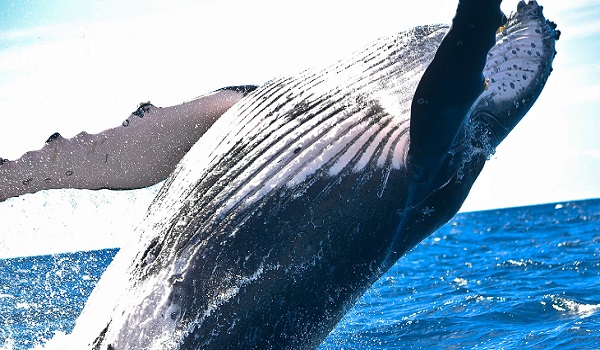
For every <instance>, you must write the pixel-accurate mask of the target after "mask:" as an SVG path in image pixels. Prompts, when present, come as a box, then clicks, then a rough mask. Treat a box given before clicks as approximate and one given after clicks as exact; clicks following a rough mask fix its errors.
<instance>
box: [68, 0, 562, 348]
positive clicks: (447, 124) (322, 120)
mask: <svg viewBox="0 0 600 350" xmlns="http://www.w3.org/2000/svg"><path fill="white" fill-rule="evenodd" d="M467 3H468V1H464V4H463V2H461V4H460V5H459V11H458V13H457V18H455V22H454V23H453V27H452V29H451V30H450V32H448V30H449V28H448V26H445V25H430V26H421V27H418V28H415V29H412V30H410V31H407V32H404V33H400V34H398V35H395V36H391V37H388V38H384V39H381V40H379V41H377V42H375V43H373V44H372V45H370V46H368V47H367V48H366V49H364V50H363V51H359V52H357V53H356V54H355V55H353V56H352V57H350V58H348V59H346V60H342V61H339V62H338V63H336V64H334V65H332V66H329V67H326V68H324V69H311V70H306V71H304V72H302V73H300V74H298V75H295V76H292V77H286V78H280V79H276V80H273V81H271V82H269V83H267V84H265V85H264V86H262V87H260V88H258V89H256V90H254V91H253V92H252V93H250V94H249V95H248V96H246V97H245V98H243V99H242V100H241V101H240V102H238V103H237V104H235V105H234V106H233V107H232V108H231V109H230V110H228V111H227V112H226V113H225V114H224V115H223V116H222V117H221V118H220V119H219V120H217V121H216V123H215V124H214V125H213V126H212V127H211V128H210V129H209V130H208V132H207V133H206V134H205V135H204V136H203V137H202V138H201V139H200V140H199V141H198V142H197V143H196V144H195V145H194V147H193V148H192V149H191V150H190V151H189V152H188V154H187V155H186V156H185V157H184V158H183V160H182V161H181V163H179V165H178V166H177V168H176V169H175V171H174V172H173V174H171V176H170V177H169V178H168V179H167V181H166V183H165V184H164V186H163V188H162V189H161V191H160V192H159V194H158V195H157V197H156V199H155V200H154V202H153V203H152V205H151V206H150V208H149V210H148V215H147V218H146V219H145V220H144V222H143V223H142V224H141V225H140V227H139V228H138V230H137V233H138V234H139V235H140V239H139V243H138V244H136V245H133V246H131V247H125V248H123V249H122V251H121V252H119V254H118V256H117V257H116V258H115V261H114V262H113V265H111V266H110V267H109V269H108V270H107V272H106V273H105V275H104V276H103V277H102V279H101V281H100V282H99V284H98V286H97V288H96V289H95V290H94V292H93V293H92V295H91V297H90V299H89V301H88V304H87V305H86V307H85V309H84V311H83V313H82V315H81V317H80V319H79V320H78V321H77V326H76V328H75V329H74V332H73V335H72V336H71V337H72V338H71V340H72V341H73V342H74V343H77V342H79V343H77V344H79V346H80V348H84V347H88V348H92V349H103V350H104V349H118V350H120V349H312V348H315V347H317V346H318V345H319V344H320V343H321V342H322V340H323V339H324V338H325V337H326V336H327V334H328V333H329V332H330V331H331V330H332V329H333V328H334V327H335V325H336V324H337V322H338V321H339V320H340V319H341V318H342V317H343V315H344V314H345V313H346V312H347V311H348V310H349V309H350V308H351V307H352V306H353V305H354V303H355V302H356V301H357V300H358V298H360V296H361V295H362V294H363V293H364V292H365V291H366V290H367V289H368V288H369V287H370V286H371V285H372V284H373V283H374V282H375V281H376V280H377V279H378V278H379V277H380V276H381V275H382V274H383V273H384V272H386V271H387V270H388V269H389V268H390V267H391V266H392V265H393V264H394V263H395V262H396V261H397V259H399V258H400V257H401V256H402V255H404V254H405V253H406V252H407V251H409V250H410V249H411V248H412V247H414V246H415V245H416V244H417V243H419V242H420V241H421V240H422V239H424V238H425V237H427V236H428V235H430V234H431V233H432V232H434V231H435V230H436V229H437V228H439V227H440V226H442V225H443V224H444V223H446V222H447V221H448V220H449V219H450V218H452V216H453V215H454V214H455V213H456V212H457V211H458V210H459V208H460V206H461V204H462V203H463V201H464V199H465V198H466V196H467V194H468V192H469V190H470V188H471V186H472V184H473V182H474V181H475V179H476V178H477V175H478V174H479V172H480V171H481V169H482V167H483V165H484V163H485V161H486V159H487V158H488V157H489V155H490V154H491V153H493V151H494V148H495V147H496V146H497V144H498V143H499V142H500V141H501V140H502V139H503V138H504V137H505V136H506V135H507V134H508V132H510V130H511V129H512V127H514V126H515V125H516V123H518V121H519V120H520V119H521V118H522V117H523V116H524V115H525V113H526V112H527V110H528V109H529V108H530V107H531V105H532V104H533V102H534V101H535V99H536V98H537V96H538V95H539V94H540V93H541V90H542V88H543V86H544V84H545V82H546V79H547V78H548V76H549V74H550V71H551V63H552V59H553V57H554V54H555V51H554V42H555V40H556V39H557V38H558V35H557V33H558V32H557V31H556V30H555V26H554V25H553V24H552V23H551V22H547V21H546V20H545V18H544V17H543V15H542V13H541V8H540V7H539V6H538V5H537V3H535V2H530V3H528V4H525V3H523V2H521V3H520V4H519V8H518V11H517V12H516V13H515V14H514V15H513V16H511V17H510V18H509V19H508V22H507V23H506V25H505V26H504V27H502V28H501V29H500V30H499V31H498V33H497V34H495V32H496V28H497V27H499V26H500V25H501V24H502V18H501V17H499V15H498V13H497V12H495V11H496V10H494V11H491V10H490V11H489V16H488V18H486V17H485V16H483V17H484V18H483V19H482V21H484V20H485V21H487V20H490V18H492V19H494V20H497V22H498V23H495V22H493V21H492V23H491V24H489V26H490V27H491V26H494V27H493V28H485V31H486V33H488V34H486V35H488V37H489V36H490V35H491V38H492V42H491V44H490V46H493V47H492V48H491V49H490V48H489V47H487V48H485V47H483V48H482V53H483V54H475V55H474V56H476V57H473V60H479V61H481V62H482V63H481V64H482V65H484V66H483V67H482V68H481V69H479V73H477V72H475V73H477V74H474V76H475V77H476V78H474V79H471V78H469V79H467V80H468V81H466V83H468V84H467V85H468V86H471V85H472V86H474V87H476V88H477V89H480V90H477V89H475V90H477V91H476V93H474V94H471V95H473V96H474V97H473V98H471V97H469V98H470V99H471V100H469V99H467V98H465V101H468V102H465V104H464V106H462V107H460V108H463V109H465V108H466V110H465V111H464V112H460V113H458V112H457V113H454V114H452V113H449V112H448V110H451V109H452V108H451V107H452V106H453V104H452V101H450V103H451V105H450V106H449V105H443V106H441V105H439V106H438V105H436V104H435V102H436V101H435V93H434V94H433V95H431V94H430V95H427V91H428V89H429V88H430V87H433V88H432V91H434V92H435V91H438V92H439V90H435V86H436V84H438V83H441V84H442V86H445V85H444V84H446V85H448V86H453V85H456V82H455V81H452V80H447V79H446V78H448V77H449V78H448V79H454V77H455V76H457V77H460V76H462V74H461V73H462V72H460V70H459V68H452V67H450V68H449V69H450V71H448V70H446V71H444V72H442V73H436V74H435V75H432V76H427V73H425V75H424V72H425V70H426V69H427V68H428V67H434V68H435V67H436V64H440V62H443V61H444V59H445V58H447V57H448V56H447V55H451V54H453V53H447V52H442V53H440V52H441V51H440V49H439V48H440V45H442V46H441V47H444V45H448V43H446V44H444V40H448V38H453V37H452V36H451V35H452V34H453V33H452V31H453V30H455V31H457V32H459V31H461V30H463V29H461V28H462V27H461V25H463V24H465V26H464V28H466V29H464V30H469V29H468V28H470V27H469V26H470V25H473V24H472V23H471V22H469V21H467V22H465V23H463V22H464V21H465V19H462V18H461V17H460V16H461V7H460V6H464V7H465V10H464V11H466V8H467V6H488V5H468V4H467ZM497 5H499V2H498V4H496V6H497ZM467 12H468V11H467ZM462 14H463V15H465V14H464V13H462ZM465 16H466V17H467V18H469V19H470V17H469V16H468V14H467V15H465ZM473 23H475V24H474V25H476V26H477V25H479V22H473ZM482 31H483V29H482ZM490 33H491V34H490ZM458 34H461V33H460V32H459V33H458ZM445 38H446V39H445ZM463 43H464V44H465V45H466V44H468V41H467V39H465V41H464V42H463V41H462V40H461V45H462V44H463ZM450 44H451V45H454V47H459V45H456V43H454V42H452V43H450ZM488 51H489V53H488ZM436 53H437V55H438V56H436ZM443 55H446V56H443ZM434 57H435V59H434ZM436 62H437V63H436ZM473 64H477V62H475V63H473ZM430 69H432V68H430ZM452 69H454V71H452ZM432 71H433V70H432ZM440 74H448V77H446V76H440ZM479 76H481V77H479ZM438 79H439V81H438ZM479 79H481V80H479ZM469 84H470V85H469ZM468 86H464V87H463V86H459V85H457V86H455V88H456V89H458V90H461V89H463V88H464V89H463V90H467V88H468ZM475 90H474V91H475ZM415 91H417V92H416V93H415ZM461 91H462V90H461ZM461 91H458V92H457V96H458V97H457V98H461V97H462V96H463V95H462V94H461ZM421 93H422V94H423V95H420V94H421ZM413 94H414V98H413ZM471 95H469V96H471ZM420 96H423V97H420ZM428 96H429V97H428ZM431 96H433V97H431ZM416 105H418V106H417V107H415V106H416ZM419 106H422V107H423V108H430V110H432V111H433V112H435V113H433V115H430V114H428V113H426V114H425V115H423V114H419V115H418V117H420V118H423V119H420V120H419V123H417V122H414V120H411V111H412V113H413V114H412V118H413V119H414V118H416V117H417V115H415V111H414V109H415V108H420V107H419ZM436 108H437V109H438V110H435V109H436ZM457 108H458V107H457ZM447 112H448V113H447ZM446 114H449V115H451V116H455V115H458V117H455V118H454V119H452V120H446V119H443V120H442V119H440V118H441V117H440V115H446ZM463 114H464V115H463ZM436 118H437V119H436ZM444 118H445V117H444ZM411 125H412V126H413V128H412V129H411ZM428 125H429V126H430V127H427V126H428ZM439 125H442V126H443V127H439ZM411 152H412V153H411Z"/></svg>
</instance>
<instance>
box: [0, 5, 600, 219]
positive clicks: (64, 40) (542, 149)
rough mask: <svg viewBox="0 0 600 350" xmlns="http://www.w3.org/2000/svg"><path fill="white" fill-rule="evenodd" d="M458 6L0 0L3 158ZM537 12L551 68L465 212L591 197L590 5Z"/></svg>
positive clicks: (305, 62)
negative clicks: (552, 51)
mask: <svg viewBox="0 0 600 350" xmlns="http://www.w3.org/2000/svg"><path fill="white" fill-rule="evenodd" d="M456 3H457V2H456V1H449V0H429V1H411V2H404V1H390V0H369V1H362V2H353V1H341V0H332V1H324V0H305V1H297V2H281V1H267V0H257V1H252V2H249V1H239V0H229V1H227V0H225V1H192V0H180V1H176V0H171V1H166V0H163V1H142V0H134V1H122V0H105V1H77V0H55V1H52V2H50V1H44V2H41V1H33V0H32V1H10V0H9V1H3V2H2V4H0V131H1V133H2V136H1V137H0V157H3V158H8V159H15V158H18V157H20V156H21V155H22V154H23V153H24V152H26V151H29V150H33V149H39V148H41V147H42V146H43V143H44V141H45V140H46V139H47V138H48V136H49V135H51V134H53V133H54V132H60V133H61V134H62V135H63V136H65V137H72V136H74V135H76V134H77V133H79V132H81V131H84V130H85V131H87V132H90V133H96V132H99V131H102V130H104V129H107V128H110V127H113V126H116V125H119V124H120V123H121V122H122V121H123V120H124V119H125V118H127V116H128V115H129V113H131V112H132V111H133V110H135V108H136V106H137V104H138V103H139V102H142V101H152V103H153V104H155V105H157V106H168V105H173V104H177V103H180V102H183V101H185V100H190V99H192V98H194V97H196V96H198V95H201V94H203V93H205V92H208V91H211V90H214V89H217V88H220V87H223V86H227V85H240V84H261V83H264V82H266V81H268V80H270V79H272V78H274V77H277V76H285V75H289V74H294V73H295V72H299V71H301V70H303V69H305V68H309V67H313V66H317V65H322V64H328V63H331V62H334V61H336V60H337V59H339V58H343V57H344V56H345V55H347V54H349V53H351V52H353V51H355V50H358V49H361V48H362V47H363V46H364V45H366V44H368V43H369V42H370V41H372V40H374V39H376V38H378V37H381V36H383V35H389V34H392V33H395V32H398V31H401V30H404V29H407V28H410V27H413V26H415V25H419V24H426V23H440V22H441V23H449V22H450V20H451V19H452V17H453V14H454V11H455V7H456ZM516 3H517V0H505V1H504V3H503V6H502V7H503V10H504V11H505V12H507V13H509V12H510V11H512V10H514V9H516ZM540 3H541V5H544V7H545V9H544V13H545V15H546V17H547V18H549V19H551V20H553V21H555V22H556V23H557V24H558V26H559V29H560V30H561V31H562V33H563V35H562V37H561V39H560V40H559V41H558V43H557V51H558V55H557V57H556V59H555V63H554V73H553V74H552V76H551V77H550V79H549V81H548V84H547V86H546V88H545V90H544V91H543V93H542V95H541V97H540V98H539V100H538V102H537V103H536V105H535V106H534V107H533V108H532V110H531V111H530V113H529V114H528V115H527V116H526V117H525V119H524V120H523V121H522V122H521V124H520V125H519V126H517V128H516V129H515V130H514V131H513V132H512V133H511V134H510V135H509V137H508V138H507V139H506V140H505V141H504V142H503V144H502V145H500V147H499V148H498V150H497V153H496V154H495V155H494V156H493V157H492V158H491V159H490V161H489V162H488V164H487V165H486V167H485V169H484V171H483V173H482V174H481V175H480V177H479V179H478V180H477V182H476V183H475V185H474V187H473V190H472V191H471V194H470V196H469V198H468V199H467V202H466V203H465V205H464V206H463V209H462V210H463V211H464V210H481V209H490V208H501V207H510V206H519V205H530V204H538V203H547V202H556V201H567V200H573V199H583V198H592V197H600V181H598V179H599V178H600V176H599V175H598V174H600V132H599V130H600V117H599V116H598V113H597V111H598V110H599V109H600V79H598V78H600V58H598V57H599V56H598V53H599V52H600V21H598V20H597V19H598V18H600V3H598V1H597V0H570V1H563V0H545V1H543V0H542V1H541V2H540ZM403 4H410V5H409V6H406V5H404V6H402V5H403Z"/></svg>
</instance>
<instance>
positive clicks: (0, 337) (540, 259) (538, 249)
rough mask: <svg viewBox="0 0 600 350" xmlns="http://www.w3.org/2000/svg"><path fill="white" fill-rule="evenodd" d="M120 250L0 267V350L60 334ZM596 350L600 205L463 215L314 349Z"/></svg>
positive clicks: (402, 265) (421, 247) (599, 322)
mask: <svg viewBox="0 0 600 350" xmlns="http://www.w3.org/2000/svg"><path fill="white" fill-rule="evenodd" d="M115 253H116V250H102V251H92V252H80V253H75V254H62V255H54V256H41V257H28V258H17V259H8V260H0V349H29V348H31V347H33V346H35V345H37V344H39V343H43V342H44V340H45V339H48V338H49V337H51V336H52V335H53V333H54V331H63V332H68V331H69V330H70V329H71V328H72V327H73V326H74V321H75V319H76V317H77V315H78V313H79V312H80V310H81V309H82V307H83V305H84V303H85V300H86V297H87V296H88V295H89V293H90V292H91V289H92V288H93V286H94V285H95V283H96V282H97V280H98V278H99V277H100V275H101V273H102V272H103V271H104V269H105V268H106V266H107V265H108V264H109V263H110V261H111V260H112V258H113V257H114V254H115ZM463 348H467V349H471V348H473V349H600V199H597V200H587V201H579V202H572V203H562V204H558V205H556V204H548V205H540V206H532V207H523V208H511V209H503V210H493V211H484V212H473V213H462V214H459V215H457V216H456V217H455V218H454V219H453V220H452V221H451V222H449V223H448V224H447V225H446V226H444V227H443V228H441V229H440V230H439V231H438V232H436V233H435V234H434V235H432V236H431V237H429V238H427V239H426V240H425V241H423V242H422V243H421V244H420V245H418V246H417V247H416V248H415V249H413V251H411V252H410V253H409V254H407V255H406V256H405V257H403V258H402V259H400V261H399V262H398V263H397V264H396V265H395V266H394V267H393V268H392V269H391V270H390V271H389V272H388V273H387V274H386V275H384V276H383V277H382V278H381V279H380V281H379V282H377V283H376V285H375V286H374V287H373V288H372V289H371V290H370V291H369V292H368V293H367V294H366V295H365V296H364V298H363V299H362V300H361V301H360V303H359V304H358V305H357V306H356V307H355V308H354V309H353V310H352V311H351V312H350V313H349V314H348V315H347V317H345V318H344V320H343V321H342V322H341V323H340V324H339V326H338V328H337V329H336V330H335V331H334V332H333V333H332V334H331V335H330V336H329V337H328V338H327V340H326V341H325V343H324V344H323V345H322V346H321V348H320V349H321V350H325V349H328V350H333V349H336V350H339V349H463Z"/></svg>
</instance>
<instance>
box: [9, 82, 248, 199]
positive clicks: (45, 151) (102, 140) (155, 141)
mask: <svg viewBox="0 0 600 350" xmlns="http://www.w3.org/2000/svg"><path fill="white" fill-rule="evenodd" d="M254 88H256V87H254V86H242V87H227V88H223V89H220V90H217V91H215V92H213V93H209V94H207V95H203V96H200V97H198V98H196V99H194V100H192V101H190V102H185V103H182V104H180V105H176V106H172V107H166V108H158V107H155V106H154V105H152V104H151V103H149V102H146V103H142V104H140V105H139V107H138V109H137V110H136V111H135V112H133V113H132V114H131V115H130V116H129V118H127V119H126V120H125V121H124V122H123V123H122V125H120V126H118V127H116V128H112V129H108V130H105V131H103V132H101V133H99V134H95V135H91V134H88V133H85V132H82V133H80V134H78V135H76V136H75V137H73V138H70V139H67V138H64V137H62V136H61V135H60V134H59V133H54V134H52V135H51V136H50V137H49V138H48V140H46V143H45V145H44V147H43V148H42V149H40V150H37V151H32V152H27V153H25V154H24V155H23V156H22V157H21V158H19V159H17V160H15V161H8V160H5V159H2V160H1V161H0V201H3V200H5V199H7V198H10V197H16V196H20V195H22V194H26V193H34V192H37V191H40V190H45V189H56V188H80V189H104V188H107V189H134V188H142V187H147V186H150V185H153V184H156V183H158V182H160V181H162V180H164V179H165V178H166V177H167V176H168V175H169V174H170V173H171V172H172V171H173V169H174V168H175V166H176V165H177V163H178V162H179V161H180V160H181V158H182V157H183V156H184V155H185V154H186V153H187V151H188V150H189V149H190V148H191V147H192V146H193V145H194V143H196V141H198V139H199V138H200V137H201V136H202V135H203V134H204V133H205V132H206V130H208V128H210V126H211V125H212V124H213V123H214V122H215V121H216V120H217V119H218V118H219V117H220V116H221V115H222V114H223V113H225V111H227V110H228V109H229V108H230V107H231V106H233V105H234V104H235V103H236V102H237V101H239V100H240V99H241V98H243V97H244V96H245V95H246V94H248V93H250V92H251V91H252V90H253V89H254Z"/></svg>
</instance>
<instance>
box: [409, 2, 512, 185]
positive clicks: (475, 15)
mask: <svg viewBox="0 0 600 350" xmlns="http://www.w3.org/2000/svg"><path fill="white" fill-rule="evenodd" d="M500 3H501V0H485V1H480V0H461V1H460V2H459V5H458V9H457V11H456V16H455V17H454V19H453V21H452V26H451V27H450V31H449V32H448V33H447V34H446V36H445V37H444V39H443V40H442V43H441V44H440V47H439V48H438V50H437V52H436V54H435V57H434V59H433V61H432V62H431V64H430V65H429V67H428V68H427V70H426V71H425V73H424V75H423V77H422V78H421V81H420V82H419V85H418V87H417V90H416V92H415V95H414V98H413V101H412V106H411V119H410V140H411V144H410V150H409V154H408V157H409V159H410V160H409V161H408V163H409V164H411V172H412V173H413V176H414V177H415V178H416V180H417V181H420V180H422V179H423V178H430V177H431V176H432V174H434V173H435V172H436V171H437V170H438V169H439V167H440V166H441V165H442V164H443V162H444V161H445V160H446V158H447V155H448V151H449V150H450V148H451V147H452V144H453V143H454V140H455V138H456V136H457V134H458V132H459V130H460V128H461V126H462V125H463V124H464V122H465V121H466V119H467V117H468V112H469V109H470V108H471V106H472V105H473V103H474V102H475V100H476V99H477V98H478V97H479V95H481V93H482V92H483V91H484V86H485V78H484V77H483V74H482V71H483V69H484V67H485V63H486V55H487V53H488V51H489V50H490V49H491V48H492V47H493V46H494V44H495V43H496V32H497V30H498V28H499V27H501V26H502V25H503V24H505V23H506V17H505V16H504V14H503V13H502V11H501V10H500Z"/></svg>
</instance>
